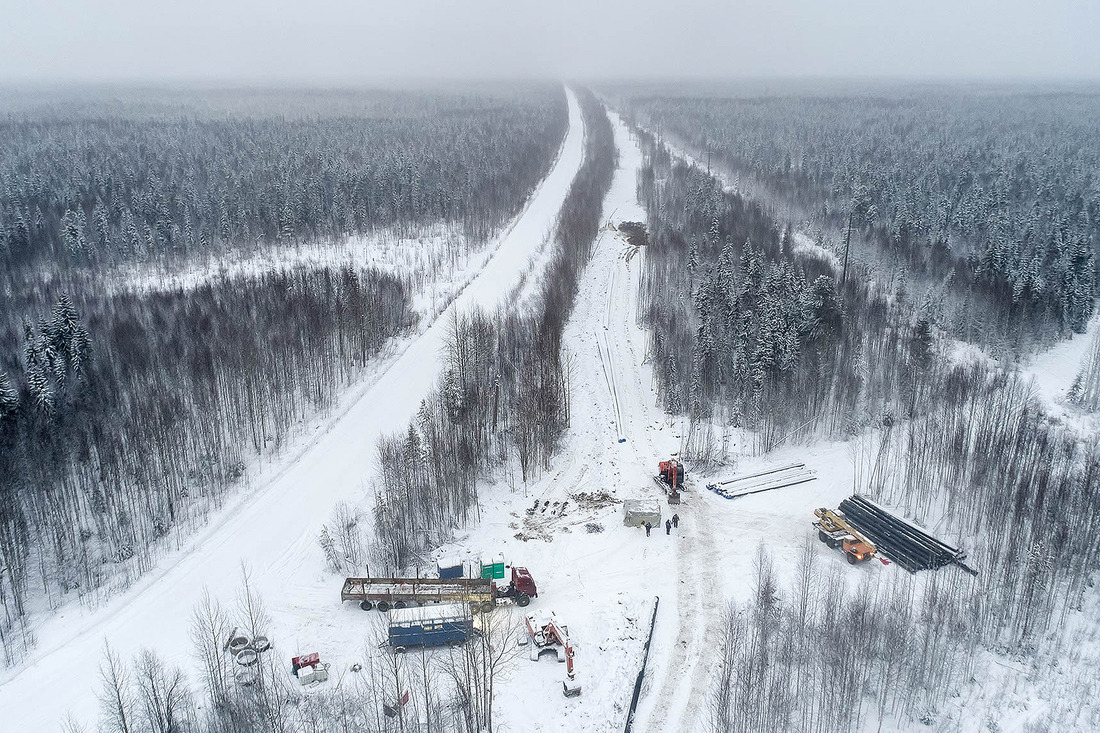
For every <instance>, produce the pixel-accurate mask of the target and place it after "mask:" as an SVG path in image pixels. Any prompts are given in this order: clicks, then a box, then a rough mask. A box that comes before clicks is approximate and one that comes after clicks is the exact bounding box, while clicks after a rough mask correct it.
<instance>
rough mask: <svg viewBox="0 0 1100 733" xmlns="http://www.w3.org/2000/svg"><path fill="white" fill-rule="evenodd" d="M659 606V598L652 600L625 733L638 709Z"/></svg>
mask: <svg viewBox="0 0 1100 733" xmlns="http://www.w3.org/2000/svg"><path fill="white" fill-rule="evenodd" d="M659 605H661V597H660V596H657V597H655V598H654V599H653V618H651V619H650V620H649V636H647V637H646V640H645V651H643V652H642V668H641V669H639V670H638V678H637V679H636V680H634V695H633V697H631V698H630V710H628V711H627V713H626V733H630V729H631V727H632V726H633V725H634V713H635V711H637V709H638V697H639V696H640V695H641V694H642V683H643V682H644V681H645V665H646V662H648V661H649V645H650V643H651V642H652V641H653V627H654V626H656V625H657V606H659Z"/></svg>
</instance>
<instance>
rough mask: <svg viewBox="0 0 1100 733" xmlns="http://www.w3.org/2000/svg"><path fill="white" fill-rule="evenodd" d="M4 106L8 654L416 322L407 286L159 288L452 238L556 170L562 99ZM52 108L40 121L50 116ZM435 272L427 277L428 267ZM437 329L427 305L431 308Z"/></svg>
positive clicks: (315, 97) (179, 527) (226, 281)
mask: <svg viewBox="0 0 1100 733" xmlns="http://www.w3.org/2000/svg"><path fill="white" fill-rule="evenodd" d="M134 94H135V95H136V97H126V98H123V99H119V100H115V101H97V102H92V101H88V100H85V99H82V98H80V97H74V98H68V97H62V98H61V99H57V98H54V97H49V98H47V99H39V98H37V97H34V96H29V97H28V98H19V97H17V98H16V99H9V100H7V101H6V103H5V104H7V105H9V106H10V107H11V108H12V109H9V111H8V116H7V117H6V118H5V119H4V120H3V121H2V122H0V129H2V130H3V133H2V134H0V171H2V172H0V232H2V233H0V242H2V243H3V246H0V258H3V260H4V262H5V263H6V264H5V266H4V276H3V277H4V279H5V287H4V288H3V290H0V313H2V314H3V315H2V317H0V448H2V450H0V537H2V538H3V541H2V542H0V606H2V607H3V614H2V615H0V640H2V641H3V648H4V659H5V662H6V663H9V664H10V663H13V662H14V661H16V660H18V659H19V658H20V657H21V656H22V654H23V653H24V652H25V651H26V650H27V649H28V648H29V647H30V646H32V645H33V643H34V638H33V631H32V630H31V626H32V624H30V622H32V621H33V619H34V616H35V615H36V614H41V613H42V612H43V611H44V610H45V609H46V608H55V607H57V606H59V605H61V604H62V603H65V602H66V601H69V600H71V599H72V598H73V597H74V595H75V596H76V597H79V598H81V599H82V600H85V601H89V602H92V603H93V604H94V603H95V602H98V601H99V600H101V599H102V598H105V597H107V596H108V595H109V594H110V593H111V592H112V591H113V590H116V589H118V588H120V587H125V586H126V585H128V584H129V583H131V582H132V581H133V580H134V579H135V578H137V577H139V576H140V575H141V574H142V573H144V572H146V571H147V570H148V569H149V568H150V567H151V565H152V563H153V562H154V558H155V557H156V548H157V547H161V548H165V547H173V546H178V545H179V544H180V543H181V542H182V541H183V540H184V538H185V537H186V536H187V535H188V534H189V533H190V532H192V531H193V530H194V529H195V528H196V527H198V526H201V525H202V523H203V522H204V520H205V517H206V516H207V515H208V514H209V512H210V511H211V510H213V509H214V508H216V507H217V506H219V505H221V503H222V502H223V501H224V499H225V497H226V496H227V495H228V493H229V492H230V491H231V490H232V489H234V487H239V486H240V484H241V482H242V481H243V480H247V478H248V471H249V466H250V465H251V464H252V461H253V457H254V456H270V455H276V454H277V453H278V452H279V450H280V449H281V448H282V447H283V444H284V440H285V438H286V437H287V435H288V434H289V433H290V432H291V431H293V430H294V429H295V427H296V426H297V425H298V424H299V423H300V421H301V420H302V419H303V418H305V417H308V416H310V415H313V414H316V413H318V412H322V411H324V410H326V409H329V408H330V407H331V406H332V404H333V402H334V400H336V398H337V397H338V396H339V395H340V394H341V392H342V391H343V390H345V389H346V388H347V387H348V386H349V385H351V384H353V383H354V382H355V381H356V380H357V379H358V378H359V377H360V376H361V375H362V374H363V373H364V370H365V369H366V368H367V367H368V366H369V364H370V363H371V361H372V359H374V358H375V357H376V356H377V355H378V354H379V352H380V350H381V349H382V348H383V346H384V345H385V344H386V343H387V341H388V340H389V339H391V338H393V337H396V336H400V335H401V334H403V333H406V332H407V331H408V330H409V329H410V328H412V327H413V326H414V325H415V323H416V320H417V318H418V313H417V312H416V311H414V308H413V304H412V299H413V297H414V296H416V295H417V292H416V289H417V287H418V286H419V285H420V284H421V283H419V282H417V281H412V280H410V279H409V277H410V276H411V275H412V274H413V273H407V274H405V273H402V272H400V271H397V272H381V271H378V270H375V269H369V268H364V267H363V266H362V265H361V264H358V263H356V262H342V261H341V259H340V252H341V250H339V249H334V250H333V251H334V254H333V255H332V256H331V260H330V261H328V262H325V261H324V260H322V262H321V263H320V264H318V263H313V264H305V265H298V266H294V267H281V268H278V269H267V268H265V266H264V265H263V263H262V262H261V263H260V264H258V265H256V266H255V267H254V268H253V269H252V270H251V271H248V272H245V273H243V274H242V273H236V274H214V275H212V276H210V277H206V278H200V280H199V282H197V283H193V282H192V283H188V284H176V285H172V286H168V287H158V286H156V284H155V280H154V279H152V278H149V277H144V278H143V277H138V278H137V279H136V280H134V281H133V282H130V281H128V280H127V277H126V274H127V272H140V270H130V271H126V270H118V269H117V268H115V264H117V263H120V262H123V261H126V262H128V263H131V264H132V263H134V262H135V261H136V262H137V263H138V264H140V263H141V262H143V261H146V260H148V261H150V262H155V263H156V265H157V267H158V268H160V269H161V270H162V271H163V270H164V269H165V268H166V267H167V266H166V264H165V263H166V262H167V263H174V265H172V266H171V267H170V268H169V269H168V272H173V271H174V272H186V271H187V269H188V267H189V264H190V263H191V262H192V261H194V260H196V259H197V258H199V257H200V256H208V255H209V254H210V250H211V249H213V250H215V251H218V252H221V253H223V254H224V253H226V252H228V251H230V250H247V251H252V250H256V249H259V250H260V251H261V252H263V251H270V252H277V251H281V250H282V249H285V248H286V247H288V246H291V247H292V246H293V245H294V243H296V242H299V241H302V240H307V241H317V240H318V239H324V240H330V241H338V240H340V239H341V238H347V237H349V236H351V235H357V236H358V237H359V239H357V240H356V241H362V242H366V244H365V245H364V246H365V247H366V248H367V249H368V250H369V248H370V247H371V244H370V242H371V241H372V240H371V236H372V235H375V234H379V235H384V236H385V237H389V238H392V237H400V236H405V237H415V236H416V235H417V233H419V232H426V233H428V234H432V233H434V232H435V231H437V230H438V228H439V227H440V226H443V227H450V228H454V229H456V230H457V233H458V234H459V235H460V236H461V241H462V242H463V243H465V246H466V247H467V250H468V251H476V250H477V249H478V248H480V247H483V246H484V245H485V243H486V242H487V241H488V239H489V238H490V237H491V236H492V235H493V234H494V233H495V232H496V231H498V230H499V229H500V227H501V226H503V225H504V224H505V222H506V221H507V220H508V219H509V218H510V217H511V216H513V215H514V214H515V213H516V212H517V211H519V209H520V207H521V206H522V205H523V203H524V201H525V200H526V199H527V197H528V195H529V193H530V191H531V189H532V188H533V187H534V185H535V184H536V183H537V182H538V181H539V180H541V178H542V177H543V176H544V175H545V173H546V170H547V168H548V166H549V165H550V163H551V161H552V159H553V157H554V155H555V153H556V151H557V149H558V147H559V145H560V142H561V136H562V135H563V131H564V125H565V120H566V117H565V110H564V105H563V98H562V96H561V93H560V90H558V89H555V88H552V87H538V86H532V87H526V88H515V89H498V90H487V89H481V90H477V89H470V90H467V91H466V92H464V93H454V92H452V93H442V92H437V93H415V92H407V93H397V92H393V93H377V94H366V93H363V94H354V93H352V94H347V95H345V94H320V93H318V94H293V93H286V94H285V95H283V96H280V95H278V94H275V93H268V94H262V93H250V94H245V95H242V96H241V97H238V96H237V95H235V94H228V93H226V94H222V95H219V94H210V95H202V94H198V93H195V94H190V93H182V92H181V93H177V94H168V93H165V94H159V95H152V94H149V95H145V94H138V93H134ZM47 103H48V104H47ZM420 274H422V273H420ZM428 315H430V314H428Z"/></svg>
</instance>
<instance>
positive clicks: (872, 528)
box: [840, 496, 977, 575]
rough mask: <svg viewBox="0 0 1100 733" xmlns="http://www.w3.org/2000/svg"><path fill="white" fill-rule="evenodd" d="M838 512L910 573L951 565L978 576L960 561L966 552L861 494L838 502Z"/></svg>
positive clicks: (881, 551) (964, 557) (881, 552)
mask: <svg viewBox="0 0 1100 733" xmlns="http://www.w3.org/2000/svg"><path fill="white" fill-rule="evenodd" d="M840 511H841V512H843V513H844V518H845V519H846V520H847V521H848V522H849V523H850V524H851V525H852V526H853V527H855V528H856V529H857V530H859V531H860V533H862V534H864V535H866V537H867V539H869V540H871V542H873V543H874V544H875V547H877V548H878V551H879V553H880V554H882V555H884V556H886V557H887V558H889V559H890V560H892V561H894V562H895V563H897V564H898V565H901V566H902V567H903V568H905V569H906V570H908V571H909V572H911V573H915V572H917V571H918V570H936V569H937V568H942V567H943V566H944V565H952V564H954V565H958V566H959V567H960V568H962V569H963V570H965V571H966V572H968V573H971V574H972V575H977V571H975V570H974V569H973V568H971V567H968V566H967V565H966V564H965V563H963V560H964V559H966V553H965V552H963V551H962V550H960V549H958V548H956V547H951V546H950V545H948V544H946V543H944V542H941V541H940V540H938V539H936V538H935V537H933V536H932V535H930V534H928V533H927V532H924V531H923V530H921V529H919V528H918V527H915V526H913V525H912V524H910V523H909V522H906V521H904V520H902V519H899V518H898V517H895V516H894V515H893V514H890V512H888V511H886V510H885V509H883V508H882V507H880V506H878V505H877V504H875V503H874V502H871V501H869V500H868V499H865V498H863V497H862V496H853V497H851V498H849V499H845V500H844V501H842V502H840Z"/></svg>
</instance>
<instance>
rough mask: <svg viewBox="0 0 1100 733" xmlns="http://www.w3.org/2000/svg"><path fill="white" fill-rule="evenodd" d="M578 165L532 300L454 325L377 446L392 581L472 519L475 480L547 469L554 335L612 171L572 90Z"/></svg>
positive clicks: (559, 359) (606, 129) (593, 114)
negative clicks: (427, 387)
mask: <svg viewBox="0 0 1100 733" xmlns="http://www.w3.org/2000/svg"><path fill="white" fill-rule="evenodd" d="M578 96H579V98H580V102H581V107H582V112H583V115H584V123H585V158H584V163H583V165H582V166H581V169H580V171H579V172H578V174H577V177H576V179H575V180H574V181H573V185H572V187H571V188H570V190H569V193H568V195H567V197H566V200H565V203H564V205H563V207H562V211H561V212H560V214H559V217H558V225H557V230H556V234H555V240H554V244H553V246H554V256H553V258H552V259H551V261H550V263H549V264H548V266H547V270H546V272H545V274H544V276H543V279H542V283H541V292H540V293H539V295H538V296H537V298H536V300H535V302H534V304H533V305H532V306H531V307H530V308H529V309H525V312H523V313H514V312H508V311H502V312H498V313H496V314H492V315H491V314H486V313H473V314H470V315H466V316H462V317H458V318H456V320H455V322H454V324H453V331H452V334H451V337H450V339H449V341H448V346H447V352H446V357H445V358H446V368H445V371H444V374H443V376H442V377H441V380H440V383H439V385H438V387H437V388H436V389H435V390H434V391H433V392H432V393H431V394H430V395H429V396H428V398H427V399H426V400H425V401H424V403H423V404H422V406H421V409H420V411H419V414H418V416H417V418H416V419H415V420H414V421H413V422H412V423H411V424H410V425H409V429H408V431H406V432H405V433H403V434H399V435H395V436H391V437H388V438H384V439H383V440H381V441H380V443H379V446H378V461H379V465H381V466H385V467H386V470H385V471H383V472H381V474H380V475H381V476H383V478H382V479H380V483H379V484H378V485H377V487H376V491H377V496H376V501H375V528H376V536H377V537H378V541H377V543H378V544H377V546H376V547H375V554H376V556H377V557H376V560H377V562H379V563H380V564H381V565H382V566H383V567H384V568H385V569H387V570H390V571H394V572H398V571H400V570H401V569H402V568H405V567H407V566H408V565H409V564H410V562H411V561H412V560H413V559H414V557H415V555H416V553H417V552H419V551H421V550H423V549H426V548H427V547H430V546H432V545H434V544H439V543H440V542H443V541H445V540H446V538H447V537H448V536H449V533H450V531H451V530H452V529H453V528H455V527H457V526H463V525H465V524H467V523H468V522H469V521H471V520H472V519H474V518H476V516H477V514H476V512H477V506H478V505H477V501H478V494H477V481H478V480H479V479H483V478H486V477H487V476H488V474H489V472H490V471H491V470H493V469H494V468H497V467H498V466H500V465H502V464H505V463H508V462H511V461H515V463H516V464H518V466H519V468H520V471H521V473H522V478H523V480H524V481H527V480H528V479H529V478H531V476H532V475H533V474H534V473H536V472H537V471H539V470H541V469H542V468H544V467H548V466H549V461H550V458H551V456H552V455H553V452H554V450H555V448H556V446H557V441H558V438H559V437H560V435H561V434H562V432H563V431H564V430H565V428H566V427H567V426H568V424H569V384H568V372H567V365H566V364H565V363H564V361H563V358H564V357H563V354H562V333H563V331H564V329H565V323H566V321H567V320H568V318H569V314H570V312H571V311H572V309H573V303H574V299H575V296H576V293H577V289H578V287H579V282H580V278H581V276H582V274H583V271H584V267H585V265H586V264H587V262H588V260H589V257H590V255H591V252H592V246H593V243H594V242H595V239H596V236H597V234H598V229H599V219H600V213H601V209H602V204H603V199H604V196H605V195H606V193H607V190H608V189H609V187H610V185H611V178H612V176H613V174H614V171H615V167H616V165H617V155H618V153H617V149H616V147H615V140H614V133H613V131H612V129H611V125H610V122H609V121H608V119H607V115H606V112H605V111H604V109H603V107H602V105H601V104H600V103H599V102H598V101H597V100H596V98H595V97H594V96H593V95H592V94H590V93H589V92H587V91H585V90H581V91H579V92H578Z"/></svg>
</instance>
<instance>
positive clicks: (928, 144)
mask: <svg viewBox="0 0 1100 733" xmlns="http://www.w3.org/2000/svg"><path fill="white" fill-rule="evenodd" d="M626 96H627V100H626V101H624V104H625V105H626V106H627V107H628V108H629V109H630V110H632V113H633V114H634V116H635V118H636V119H638V120H639V121H640V122H642V123H643V124H645V125H646V126H647V127H648V128H649V129H650V130H658V129H659V130H660V131H661V133H662V134H665V135H668V136H670V138H673V139H676V140H677V141H679V142H681V143H682V144H684V145H685V146H686V147H687V148H688V149H689V150H691V151H692V152H693V153H694V154H695V155H696V156H699V157H701V158H703V159H706V160H707V161H708V162H710V161H711V160H712V159H713V162H714V164H715V165H717V166H721V167H723V168H725V169H728V170H731V171H733V172H734V173H736V174H738V175H743V176H745V178H746V179H750V180H752V181H759V182H761V183H762V184H763V186H764V187H765V188H766V189H767V190H768V191H770V192H772V193H773V194H775V195H776V196H777V197H778V198H779V199H781V200H784V201H788V202H796V203H797V204H799V205H800V206H801V208H802V209H803V210H804V211H806V212H807V213H808V214H809V215H810V217H811V218H813V219H815V220H817V221H820V222H824V223H827V224H830V225H831V226H832V227H833V228H834V229H840V230H841V231H842V232H843V231H845V230H846V227H847V226H848V224H849V223H851V224H852V225H853V226H854V227H855V229H856V231H857V233H858V232H860V231H862V233H863V234H864V235H865V236H866V237H867V238H869V239H871V240H873V241H877V242H878V243H879V244H880V245H881V247H882V249H883V251H884V252H885V253H887V255H888V256H889V257H890V258H891V259H892V263H891V268H892V269H898V268H900V267H906V268H908V269H909V270H910V271H912V272H914V273H921V274H924V275H927V276H928V277H929V278H932V279H933V280H942V279H945V278H949V279H950V282H951V287H952V290H953V291H954V292H956V293H958V294H960V295H963V296H966V297H969V298H970V299H971V300H975V299H976V300H977V301H978V302H977V303H976V304H975V303H970V304H969V306H970V307H969V308H968V307H966V306H965V305H963V306H960V307H959V308H957V309H955V310H954V311H953V313H952V314H951V318H950V320H945V321H944V322H942V323H941V324H940V325H941V326H942V327H944V328H945V329H947V330H950V331H952V332H954V333H956V334H957V335H959V336H960V337H962V338H966V339H970V340H976V341H979V342H987V341H993V340H994V337H996V338H997V339H1008V340H1010V341H1011V342H1012V343H1013V344H1014V346H1015V347H1021V346H1026V345H1027V343H1028V341H1029V338H1028V337H1029V336H1034V335H1035V334H1045V333H1046V332H1048V331H1052V330H1053V331H1054V332H1057V333H1060V334H1067V333H1070V332H1074V331H1076V332H1080V331H1083V330H1084V328H1085V324H1086V323H1087V321H1088V319H1089V317H1090V316H1091V314H1092V308H1093V298H1094V295H1095V293H1096V284H1097V267H1098V266H1100V260H1098V259H1097V257H1096V253H1097V250H1098V248H1100V174H1098V171H1100V127H1098V124H1100V123H1098V122H1097V120H1098V119H1100V96H1098V95H1096V94H1092V93H1068V92H1067V93H1064V94H1055V93H1050V94H1040V93H1030V92H1026V91H1024V90H1020V91H1016V92H1013V91H1004V90H1002V91H996V92H994V91H989V92H983V93H978V94H965V93H963V92H962V91H961V90H950V89H947V90H927V91H912V90H904V89H902V90H876V91H859V90H855V91H853V92H851V93H849V94H844V95H839V94H837V95H835V96H834V95H818V96H811V95H805V94H797V93H795V94H789V95H780V94H775V95H771V96H769V95H761V96H753V95H750V94H746V95H745V96H738V95H737V93H736V92H729V91H722V90H710V91H709V92H707V91H695V92H689V93H687V94H683V95H678V94H672V93H669V92H668V90H663V91H661V90H654V91H651V92H646V93H643V92H637V93H633V94H632V95H631V94H629V93H627V94H626ZM975 306H976V307H978V308H989V309H991V310H993V311H994V312H996V313H997V314H998V318H999V319H1000V320H999V321H998V322H997V328H996V329H993V330H992V332H991V330H990V329H989V328H988V327H983V325H982V324H979V325H977V326H975V324H973V323H971V322H970V321H969V320H968V319H969V316H970V313H971V310H972V308H973V307H975ZM1021 330H1023V334H1021V333H1020V331H1021Z"/></svg>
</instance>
